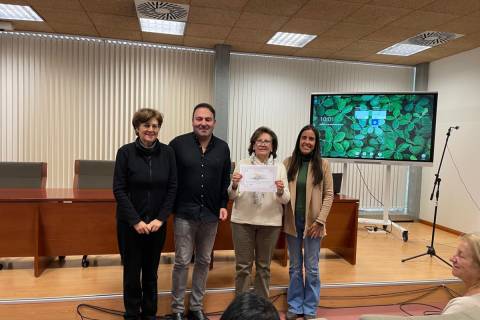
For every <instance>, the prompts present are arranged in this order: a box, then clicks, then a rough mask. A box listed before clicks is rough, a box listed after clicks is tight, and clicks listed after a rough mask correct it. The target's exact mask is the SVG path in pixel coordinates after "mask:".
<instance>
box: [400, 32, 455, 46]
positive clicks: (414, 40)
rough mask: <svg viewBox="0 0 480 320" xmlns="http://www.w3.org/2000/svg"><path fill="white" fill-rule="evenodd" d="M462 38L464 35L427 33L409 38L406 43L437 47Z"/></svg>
mask: <svg viewBox="0 0 480 320" xmlns="http://www.w3.org/2000/svg"><path fill="white" fill-rule="evenodd" d="M460 37H463V35H462V34H457V33H451V32H440V31H425V32H422V33H419V34H417V35H416V36H414V37H411V38H408V39H407V40H406V41H405V43H409V44H416V45H420V46H429V47H435V46H438V45H440V44H444V43H446V42H448V41H450V40H454V39H457V38H460Z"/></svg>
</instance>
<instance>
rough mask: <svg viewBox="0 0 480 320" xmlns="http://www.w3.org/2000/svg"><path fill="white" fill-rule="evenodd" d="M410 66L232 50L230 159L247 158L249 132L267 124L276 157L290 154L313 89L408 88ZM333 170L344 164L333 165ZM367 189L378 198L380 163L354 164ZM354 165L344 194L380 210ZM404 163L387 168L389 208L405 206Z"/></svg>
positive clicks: (382, 168)
mask: <svg viewBox="0 0 480 320" xmlns="http://www.w3.org/2000/svg"><path fill="white" fill-rule="evenodd" d="M413 79H414V68H413V67H407V66H405V67H402V66H385V65H375V64H362V63H352V62H337V61H322V60H318V59H302V58H288V57H273V56H264V55H249V54H240V53H238V54H232V56H231V59H230V113H229V115H230V116H229V141H228V142H229V145H230V148H231V152H232V160H233V161H238V160H240V159H242V158H245V157H247V156H248V152H247V150H248V146H249V139H250V136H251V134H252V133H253V131H254V130H255V129H256V128H257V127H259V126H262V125H265V126H268V127H270V128H271V129H273V131H275V133H276V134H277V136H278V140H279V148H278V159H280V160H283V159H284V158H285V157H287V156H288V155H290V154H291V152H292V150H293V147H294V145H295V141H296V138H297V135H298V132H299V131H300V129H301V128H302V127H303V126H304V125H306V124H308V123H309V121H310V119H309V114H310V94H311V93H313V92H360V91H370V92H383V91H386V92H392V91H411V90H412V88H413ZM332 168H333V171H334V172H342V171H343V164H339V163H333V164H332ZM358 169H359V170H361V172H362V175H363V177H364V179H365V182H366V184H367V185H368V187H369V189H370V190H371V192H372V193H373V194H374V196H375V197H376V198H377V199H378V200H380V201H382V199H383V197H384V191H383V189H384V187H383V181H384V175H385V171H386V170H385V166H383V165H373V164H359V165H358ZM358 169H357V165H354V164H348V166H347V171H348V175H347V176H348V179H347V180H346V181H343V184H344V187H345V188H344V189H343V190H344V192H345V193H347V194H349V195H351V196H355V197H358V198H359V199H360V206H361V208H362V209H379V208H382V207H383V206H382V204H381V203H379V202H378V201H377V200H375V199H374V198H373V197H372V196H370V194H369V192H368V191H367V188H366V187H365V184H364V183H363V181H362V179H361V177H360V174H359V172H358ZM407 177H408V167H406V166H393V167H392V187H391V199H392V208H399V209H403V208H405V207H406V206H407V204H406V187H407Z"/></svg>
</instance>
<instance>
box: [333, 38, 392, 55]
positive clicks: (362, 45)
mask: <svg viewBox="0 0 480 320" xmlns="http://www.w3.org/2000/svg"><path fill="white" fill-rule="evenodd" d="M389 46H390V43H389V42H378V41H368V40H358V41H355V42H353V43H351V44H349V45H348V46H346V47H345V48H343V49H342V50H341V51H345V52H346V51H349V52H354V53H358V54H363V55H367V54H369V55H370V54H375V53H377V52H378V51H380V50H382V49H385V48H388V47H389Z"/></svg>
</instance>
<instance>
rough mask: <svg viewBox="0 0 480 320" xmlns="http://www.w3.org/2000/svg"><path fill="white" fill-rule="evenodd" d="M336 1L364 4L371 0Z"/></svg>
mask: <svg viewBox="0 0 480 320" xmlns="http://www.w3.org/2000/svg"><path fill="white" fill-rule="evenodd" d="M338 1H342V2H352V3H362V4H366V3H369V2H370V1H371V0H338Z"/></svg>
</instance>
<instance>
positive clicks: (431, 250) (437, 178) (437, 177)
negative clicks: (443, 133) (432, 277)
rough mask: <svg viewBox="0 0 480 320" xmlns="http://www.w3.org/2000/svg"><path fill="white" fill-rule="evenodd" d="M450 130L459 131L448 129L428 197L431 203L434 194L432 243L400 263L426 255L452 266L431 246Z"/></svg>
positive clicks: (433, 239) (456, 127) (433, 238)
mask: <svg viewBox="0 0 480 320" xmlns="http://www.w3.org/2000/svg"><path fill="white" fill-rule="evenodd" d="M452 129H455V130H457V129H459V127H458V126H455V127H450V128H448V131H447V138H446V140H445V145H444V146H443V152H442V158H441V159H440V165H439V166H438V170H437V173H436V174H435V182H434V183H433V190H432V194H431V195H430V201H431V200H432V199H433V194H435V212H434V214H433V229H432V242H431V243H430V245H429V246H427V252H425V253H422V254H419V255H416V256H413V257H410V258H406V259H402V262H405V261H408V260H412V259H415V258H418V257H423V256H426V255H427V254H428V255H430V257H436V258H438V259H440V260H442V261H443V262H445V263H446V264H448V265H449V266H450V267H451V266H452V265H451V264H450V263H448V262H447V261H446V260H444V259H443V258H442V257H439V256H437V253H436V252H435V247H434V246H433V242H434V241H435V228H436V226H437V209H438V198H439V197H440V182H442V179H441V178H440V169H441V168H442V163H443V156H445V150H446V149H447V144H448V139H449V138H450V133H451V131H452ZM435 189H436V190H437V192H435Z"/></svg>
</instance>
